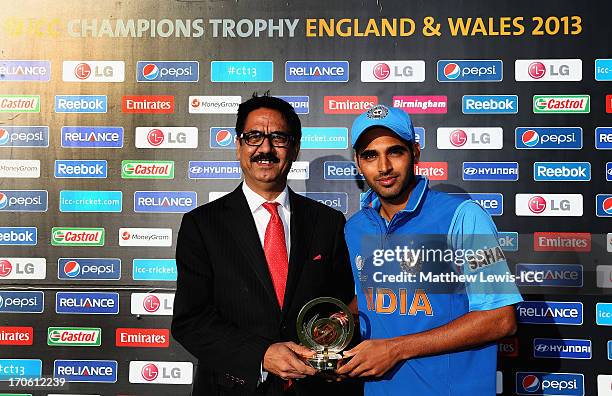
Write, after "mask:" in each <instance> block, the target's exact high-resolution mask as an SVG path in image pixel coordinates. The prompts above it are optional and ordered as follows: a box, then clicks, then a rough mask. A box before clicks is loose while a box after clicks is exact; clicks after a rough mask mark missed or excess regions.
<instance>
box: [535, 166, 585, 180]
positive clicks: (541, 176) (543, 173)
mask: <svg viewBox="0 0 612 396" xmlns="http://www.w3.org/2000/svg"><path fill="white" fill-rule="evenodd" d="M533 180H534V181H590V180H591V163H590V162H534V164H533Z"/></svg>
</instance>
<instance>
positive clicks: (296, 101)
mask: <svg viewBox="0 0 612 396" xmlns="http://www.w3.org/2000/svg"><path fill="white" fill-rule="evenodd" d="M277 98H279V99H282V100H284V101H285V102H287V103H289V104H290V105H291V106H292V107H293V110H295V113H296V114H308V113H309V112H310V97H308V96H277Z"/></svg>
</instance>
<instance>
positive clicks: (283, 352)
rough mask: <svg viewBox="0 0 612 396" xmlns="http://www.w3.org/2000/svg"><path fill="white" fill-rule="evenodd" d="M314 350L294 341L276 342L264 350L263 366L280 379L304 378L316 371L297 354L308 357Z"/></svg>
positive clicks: (312, 354)
mask: <svg viewBox="0 0 612 396" xmlns="http://www.w3.org/2000/svg"><path fill="white" fill-rule="evenodd" d="M314 354H315V353H314V352H313V351H312V350H310V349H308V348H306V347H304V346H301V345H298V344H296V343H294V342H278V343H276V344H272V345H270V346H269V347H268V349H267V350H266V354H265V355H264V359H263V368H264V370H266V371H267V372H269V373H272V374H274V375H276V376H278V377H281V378H282V379H289V378H292V379H294V378H304V377H306V376H307V375H314V374H315V373H316V372H317V371H316V370H315V369H314V368H312V367H310V366H309V365H307V364H306V363H304V362H303V361H302V360H300V358H299V357H298V356H301V357H305V358H309V357H312V356H314Z"/></svg>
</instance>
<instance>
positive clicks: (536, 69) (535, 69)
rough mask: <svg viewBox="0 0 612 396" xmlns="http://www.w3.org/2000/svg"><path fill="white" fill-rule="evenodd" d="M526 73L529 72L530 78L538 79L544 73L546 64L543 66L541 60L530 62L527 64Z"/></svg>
mask: <svg viewBox="0 0 612 396" xmlns="http://www.w3.org/2000/svg"><path fill="white" fill-rule="evenodd" d="M527 73H529V76H530V77H531V78H534V79H536V80H539V79H540V78H542V77H544V75H545V74H546V66H544V63H542V62H531V64H529V68H528V70H527Z"/></svg>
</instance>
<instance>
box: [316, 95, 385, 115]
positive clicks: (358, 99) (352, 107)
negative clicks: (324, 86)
mask: <svg viewBox="0 0 612 396" xmlns="http://www.w3.org/2000/svg"><path fill="white" fill-rule="evenodd" d="M323 103H324V112H325V114H361V113H363V112H365V111H366V110H368V109H369V108H371V107H372V106H375V105H377V104H378V96H325V97H324V98H323Z"/></svg>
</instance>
